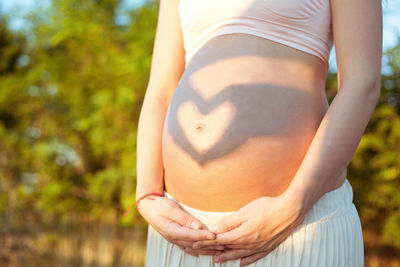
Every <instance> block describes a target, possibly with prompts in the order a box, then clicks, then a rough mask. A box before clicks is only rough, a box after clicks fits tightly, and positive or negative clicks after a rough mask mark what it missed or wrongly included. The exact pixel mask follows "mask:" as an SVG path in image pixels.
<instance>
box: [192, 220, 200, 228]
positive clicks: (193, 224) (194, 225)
mask: <svg viewBox="0 0 400 267" xmlns="http://www.w3.org/2000/svg"><path fill="white" fill-rule="evenodd" d="M191 226H192V228H193V229H200V224H198V223H197V222H192V224H191Z"/></svg>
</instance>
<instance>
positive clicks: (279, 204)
mask: <svg viewBox="0 0 400 267" xmlns="http://www.w3.org/2000/svg"><path fill="white" fill-rule="evenodd" d="M301 205H302V204H301V203H299V202H298V201H294V199H291V198H289V197H288V196H287V195H286V194H285V193H283V194H281V195H280V196H278V197H260V198H257V199H255V200H253V201H251V202H249V203H248V204H247V205H245V206H243V207H242V208H240V209H239V210H237V211H236V212H235V213H233V214H231V215H229V216H227V217H225V218H223V219H221V220H220V221H219V222H218V223H217V224H215V225H214V226H211V227H210V228H209V229H210V230H211V231H213V232H214V233H216V234H217V238H216V239H214V240H203V241H198V242H195V243H194V244H193V248H194V249H198V248H201V249H205V248H207V247H208V246H216V245H224V246H225V247H226V248H231V249H230V250H226V251H224V252H223V253H222V254H220V255H219V256H216V257H214V260H215V261H217V262H218V261H219V262H223V261H227V260H234V259H239V258H240V259H241V261H240V264H241V265H240V266H245V265H247V264H250V263H253V262H255V261H257V260H258V259H260V258H262V257H264V256H266V255H267V254H268V253H269V252H271V251H272V250H274V249H275V248H276V247H277V246H278V245H279V244H280V243H282V242H283V241H284V240H285V239H286V238H287V237H288V236H289V235H290V234H291V233H292V232H293V230H294V229H295V228H296V227H297V226H298V225H300V224H301V223H302V221H303V220H304V217H305V215H304V211H303V208H302V206H301Z"/></svg>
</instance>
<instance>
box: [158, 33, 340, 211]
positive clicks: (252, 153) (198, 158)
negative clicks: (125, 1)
mask: <svg viewBox="0 0 400 267" xmlns="http://www.w3.org/2000/svg"><path fill="white" fill-rule="evenodd" d="M326 73H327V68H326V65H325V64H324V63H323V61H322V60H321V59H319V58H317V57H316V56H314V55H310V54H306V53H304V52H302V51H300V50H297V49H294V48H290V47H288V46H284V45H282V44H279V43H276V42H273V41H270V40H267V39H264V38H261V37H257V36H253V35H248V34H240V33H239V34H236V33H235V34H227V35H222V36H217V37H215V38H214V39H212V40H210V41H208V42H207V43H206V44H205V45H204V46H203V47H202V48H201V49H200V50H199V51H198V53H196V54H195V56H194V57H193V59H192V60H191V61H190V63H189V64H188V66H187V68H186V70H185V72H184V73H183V76H182V78H181V80H180V82H179V84H178V86H177V88H176V91H175V92H174V96H173V98H172V100H171V102H170V107H169V112H168V113H167V116H166V120H165V125H164V130H163V144H162V151H163V163H164V169H165V176H164V179H165V186H166V191H167V192H168V193H170V194H171V195H172V196H173V197H174V198H175V199H177V200H178V201H180V202H182V203H184V204H186V205H188V206H190V207H193V208H196V209H200V210H207V211H233V210H237V209H239V208H240V207H242V206H244V205H245V204H247V203H249V202H250V201H251V200H253V199H256V198H258V197H260V196H278V195H280V194H281V193H283V192H284V191H285V189H286V188H287V187H288V185H289V184H290V182H291V180H292V179H293V177H294V174H295V173H296V171H297V169H298V167H299V165H300V164H301V162H302V159H303V157H304V154H305V152H306V151H307V148H308V146H309V144H310V142H311V140H312V138H313V136H314V134H315V131H316V130H317V128H318V125H319V123H320V121H321V119H322V117H323V115H324V114H325V112H326V110H327V108H328V101H327V99H326V95H325V90H324V88H325V78H326ZM345 176H346V173H345V172H343V174H342V176H341V179H339V180H338V181H337V186H340V185H341V184H342V183H343V181H344V179H345ZM188 189H190V190H188Z"/></svg>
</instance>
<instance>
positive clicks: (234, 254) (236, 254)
mask: <svg viewBox="0 0 400 267" xmlns="http://www.w3.org/2000/svg"><path fill="white" fill-rule="evenodd" d="M253 253H254V251H253V250H249V249H233V250H228V251H226V252H223V253H222V254H220V255H218V256H215V257H214V261H215V262H223V261H228V260H236V259H240V258H242V257H247V256H249V255H251V254H253Z"/></svg>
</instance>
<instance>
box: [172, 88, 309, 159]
mask: <svg viewBox="0 0 400 267" xmlns="http://www.w3.org/2000/svg"><path fill="white" fill-rule="evenodd" d="M311 94H312V92H310V91H307V90H299V89H295V88H290V87H287V86H286V87H285V86H279V85H275V84H270V83H252V84H248V83H246V84H234V85H230V86H228V87H226V88H224V89H223V90H221V91H219V92H218V93H217V94H215V95H214V96H212V97H209V98H208V99H205V98H204V97H203V95H202V94H201V92H200V91H198V90H195V89H194V88H193V87H192V86H191V84H190V83H184V84H180V85H179V86H178V88H177V90H176V91H175V93H174V96H173V97H172V99H171V103H170V106H169V110H168V113H167V117H166V123H167V124H166V126H167V127H166V129H167V131H168V134H169V136H171V138H172V140H173V141H174V143H175V144H176V145H177V146H179V147H180V148H181V149H182V151H184V153H186V154H187V155H188V156H189V157H191V158H192V159H193V160H194V161H195V162H197V163H198V164H199V165H200V166H205V165H206V164H207V163H208V162H211V161H213V160H216V159H218V158H221V157H224V156H225V155H227V154H229V153H231V152H233V151H234V150H236V149H238V148H239V147H240V146H241V145H242V144H244V143H245V142H246V141H247V140H249V139H250V138H255V137H272V138H273V137H276V138H289V137H291V136H293V138H295V137H294V135H301V134H302V131H303V129H304V127H306V126H310V120H315V119H316V118H317V116H313V117H312V118H311V115H312V114H313V112H312V110H310V109H311V108H312V107H313V108H314V109H315V108H316V107H317V106H316V105H312V102H311V99H312V98H313V97H312V95H311ZM314 123H315V122H314ZM314 123H313V122H311V124H314Z"/></svg>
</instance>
